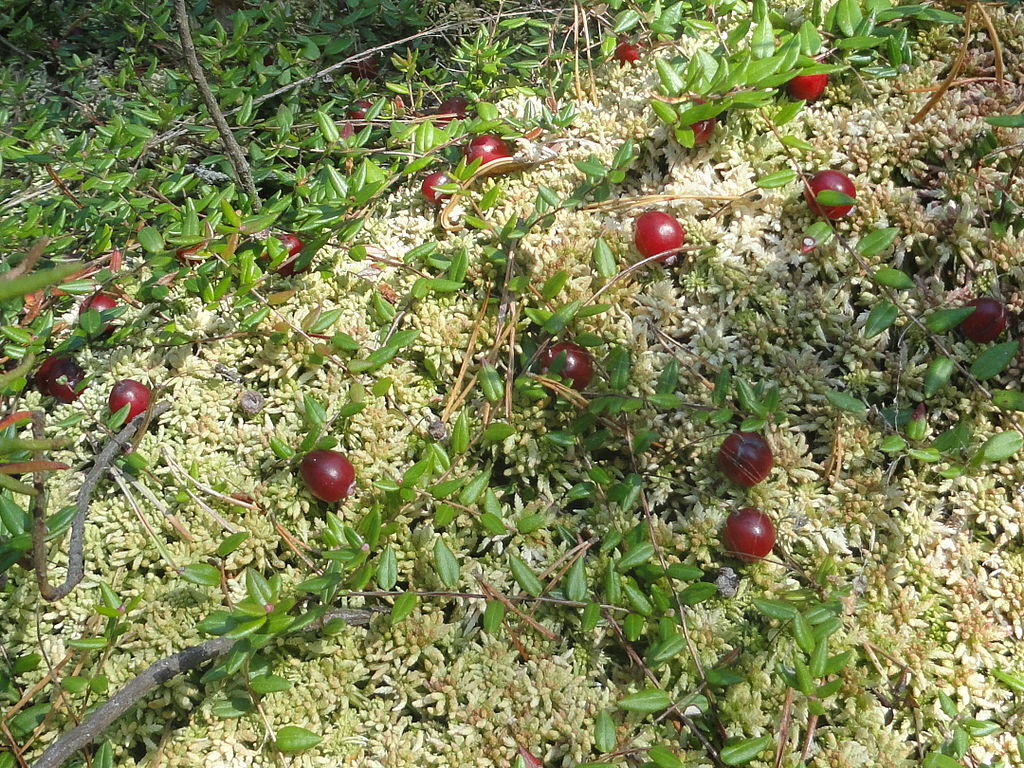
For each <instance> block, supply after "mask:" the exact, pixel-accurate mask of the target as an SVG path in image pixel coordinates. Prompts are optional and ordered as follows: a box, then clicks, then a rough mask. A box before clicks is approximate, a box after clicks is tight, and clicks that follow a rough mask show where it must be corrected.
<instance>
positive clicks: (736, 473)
mask: <svg viewBox="0 0 1024 768" xmlns="http://www.w3.org/2000/svg"><path fill="white" fill-rule="evenodd" d="M772 464H773V459H772V449H771V448H770V447H769V446H768V442H767V441H766V440H765V439H764V438H763V437H761V436H760V435H758V434H755V433H753V432H734V433H733V434H731V435H729V436H728V437H727V438H725V441H724V442H723V443H722V447H721V448H719V449H718V466H719V467H721V468H722V471H723V472H724V473H725V476H726V477H728V478H729V479H730V480H732V481H733V482H734V483H737V484H739V485H743V486H747V487H749V486H751V485H757V484H758V483H760V482H761V481H762V480H764V479H765V478H766V477H768V473H769V472H771V470H772Z"/></svg>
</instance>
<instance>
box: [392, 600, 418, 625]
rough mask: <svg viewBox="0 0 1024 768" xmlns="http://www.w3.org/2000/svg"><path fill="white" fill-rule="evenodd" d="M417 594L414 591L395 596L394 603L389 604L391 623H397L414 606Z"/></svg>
mask: <svg viewBox="0 0 1024 768" xmlns="http://www.w3.org/2000/svg"><path fill="white" fill-rule="evenodd" d="M419 599H420V598H419V595H417V594H416V593H414V592H406V593H404V594H401V595H399V596H398V597H396V598H395V604H394V605H393V606H391V623H392V624H397V623H398V622H400V621H401V620H402V619H404V618H405V617H406V616H408V615H409V614H410V613H412V611H413V609H414V608H415V607H416V603H417V602H418V601H419Z"/></svg>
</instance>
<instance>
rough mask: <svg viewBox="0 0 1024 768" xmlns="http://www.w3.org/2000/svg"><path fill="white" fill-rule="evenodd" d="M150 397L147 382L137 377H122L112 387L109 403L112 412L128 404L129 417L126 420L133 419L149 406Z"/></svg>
mask: <svg viewBox="0 0 1024 768" xmlns="http://www.w3.org/2000/svg"><path fill="white" fill-rule="evenodd" d="M149 397H150V391H149V387H147V386H146V385H145V384H143V383H141V382H138V381H136V380H135V379H121V380H120V381H119V382H117V383H116V384H114V386H113V387H112V388H111V390H110V397H109V398H108V399H107V405H108V406H109V407H110V412H111V413H117V412H118V411H120V410H121V409H122V408H124V407H125V406H126V405H127V406H128V417H127V418H126V419H125V420H126V421H131V420H132V419H134V418H135V417H136V416H138V415H139V414H140V413H142V412H143V411H144V410H146V409H147V408H149Z"/></svg>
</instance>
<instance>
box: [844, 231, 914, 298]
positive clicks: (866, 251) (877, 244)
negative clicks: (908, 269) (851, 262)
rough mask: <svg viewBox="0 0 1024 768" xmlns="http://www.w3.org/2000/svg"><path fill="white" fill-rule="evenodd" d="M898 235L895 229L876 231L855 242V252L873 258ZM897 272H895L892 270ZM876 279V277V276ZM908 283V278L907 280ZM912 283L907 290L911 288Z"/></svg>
mask: <svg viewBox="0 0 1024 768" xmlns="http://www.w3.org/2000/svg"><path fill="white" fill-rule="evenodd" d="M899 233H900V231H899V229H897V228H896V227H886V228H885V229H876V230H875V231H874V232H871V233H870V234H867V235H865V236H864V237H862V238H861V239H860V240H858V241H857V251H858V252H859V253H860V255H861V256H874V255H875V254H877V253H881V252H882V251H884V250H885V249H886V248H888V247H889V246H890V245H892V241H893V240H895V239H896V235H898V234H899ZM892 271H894V272H895V271H897V270H892ZM876 278H877V275H876ZM908 281H909V278H908ZM913 285H914V284H913V283H911V284H910V285H909V286H906V287H908V288H912V287H913Z"/></svg>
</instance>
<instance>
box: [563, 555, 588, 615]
mask: <svg viewBox="0 0 1024 768" xmlns="http://www.w3.org/2000/svg"><path fill="white" fill-rule="evenodd" d="M562 591H563V592H564V593H565V596H566V598H567V599H569V600H572V601H573V602H576V603H582V602H583V601H584V600H585V599H586V597H587V574H586V569H585V568H584V563H583V555H582V554H580V555H577V557H576V559H575V560H573V561H572V565H570V566H569V570H568V571H566V573H565V578H564V579H563V581H562Z"/></svg>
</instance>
